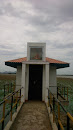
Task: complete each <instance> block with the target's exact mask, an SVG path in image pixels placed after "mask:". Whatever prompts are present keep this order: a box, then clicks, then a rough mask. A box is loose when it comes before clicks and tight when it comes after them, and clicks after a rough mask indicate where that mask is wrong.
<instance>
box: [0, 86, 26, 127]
mask: <svg viewBox="0 0 73 130" xmlns="http://www.w3.org/2000/svg"><path fill="white" fill-rule="evenodd" d="M22 88H23V87H21V88H20V89H18V90H17V91H15V92H12V93H11V94H10V95H8V96H7V97H6V98H5V99H4V100H3V101H2V102H0V105H2V104H3V116H2V119H1V120H0V123H2V130H3V129H4V120H5V118H6V116H5V105H6V102H7V101H9V99H10V103H11V109H10V111H9V113H10V116H11V121H12V110H13V108H14V107H16V110H17V103H18V102H19V101H20V102H21V97H22V95H21V89H22ZM18 93H19V96H18ZM15 94H17V96H16V98H15V97H14V95H15ZM14 100H15V102H14ZM20 102H19V105H20Z"/></svg>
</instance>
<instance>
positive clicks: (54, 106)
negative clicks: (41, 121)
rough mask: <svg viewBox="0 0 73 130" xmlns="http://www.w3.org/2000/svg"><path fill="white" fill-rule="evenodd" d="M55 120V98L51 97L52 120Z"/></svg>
mask: <svg viewBox="0 0 73 130" xmlns="http://www.w3.org/2000/svg"><path fill="white" fill-rule="evenodd" d="M54 121H55V99H54V97H53V122H54Z"/></svg>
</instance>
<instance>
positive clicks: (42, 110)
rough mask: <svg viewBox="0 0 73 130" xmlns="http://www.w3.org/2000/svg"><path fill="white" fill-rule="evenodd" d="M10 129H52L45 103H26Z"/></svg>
mask: <svg viewBox="0 0 73 130" xmlns="http://www.w3.org/2000/svg"><path fill="white" fill-rule="evenodd" d="M10 130H52V129H51V125H50V121H49V117H48V112H47V108H46V105H45V103H44V102H40V101H28V102H26V103H24V105H23V106H22V108H21V111H20V112H19V114H18V115H17V118H16V119H15V121H14V123H13V125H12V127H11V129H10Z"/></svg>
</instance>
